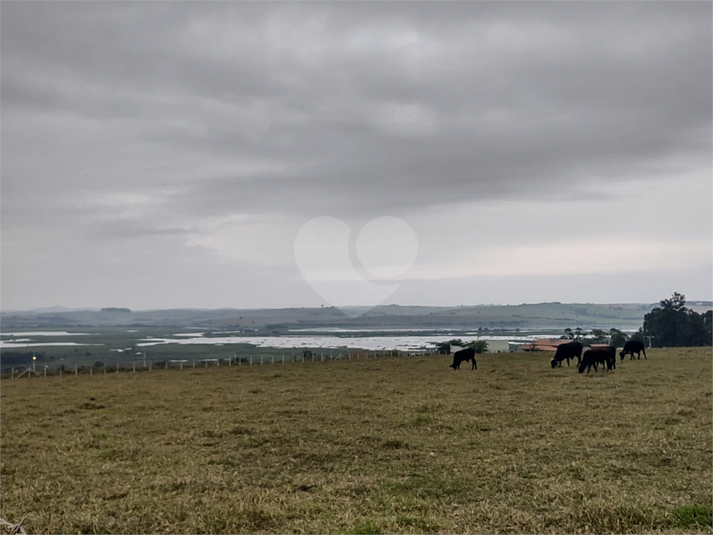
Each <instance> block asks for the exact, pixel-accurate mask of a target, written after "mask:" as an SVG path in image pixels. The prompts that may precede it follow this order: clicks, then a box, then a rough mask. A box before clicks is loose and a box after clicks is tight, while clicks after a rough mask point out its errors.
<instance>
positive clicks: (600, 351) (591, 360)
mask: <svg viewBox="0 0 713 535" xmlns="http://www.w3.org/2000/svg"><path fill="white" fill-rule="evenodd" d="M599 364H601V365H602V368H603V367H605V366H606V369H607V370H613V369H614V368H615V367H616V348H615V347H598V348H595V349H588V350H587V351H585V352H584V355H582V360H581V362H580V364H579V373H582V372H583V371H584V368H587V373H589V371H590V370H591V369H592V366H594V371H598V369H599Z"/></svg>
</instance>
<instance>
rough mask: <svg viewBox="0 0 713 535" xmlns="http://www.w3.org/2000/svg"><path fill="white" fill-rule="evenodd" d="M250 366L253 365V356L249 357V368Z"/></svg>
mask: <svg viewBox="0 0 713 535" xmlns="http://www.w3.org/2000/svg"><path fill="white" fill-rule="evenodd" d="M252 365H253V356H252V355H250V366H252Z"/></svg>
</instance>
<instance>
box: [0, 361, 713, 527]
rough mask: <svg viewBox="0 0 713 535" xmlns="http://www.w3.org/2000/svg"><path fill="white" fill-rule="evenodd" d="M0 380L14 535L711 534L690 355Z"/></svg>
mask: <svg viewBox="0 0 713 535" xmlns="http://www.w3.org/2000/svg"><path fill="white" fill-rule="evenodd" d="M548 359H549V355H537V354H535V355H528V354H509V355H481V356H479V358H478V370H477V371H471V370H470V369H468V368H469V366H465V365H464V366H463V367H462V369H461V370H459V371H457V372H454V371H452V370H451V369H450V368H448V364H449V363H450V360H449V357H444V356H442V357H435V356H434V357H408V358H391V359H390V358H384V359H377V360H368V361H364V360H360V361H354V360H352V361H335V362H325V363H318V362H315V363H312V362H305V363H290V364H284V365H282V364H274V365H264V366H240V367H238V366H233V367H231V368H227V367H221V368H208V369H195V370H193V369H189V370H183V371H179V370H176V369H172V370H166V371H163V370H153V371H151V372H144V373H130V372H129V373H119V374H107V375H94V376H87V375H84V376H82V375H80V376H78V377H75V376H72V375H70V376H64V377H47V378H30V379H25V378H23V379H19V380H3V381H2V383H1V396H2V398H1V401H2V405H1V416H2V420H1V421H0V429H1V431H2V444H1V454H2V457H1V460H0V463H1V471H0V483H1V484H2V488H1V492H2V495H1V496H2V505H1V511H0V516H2V517H3V518H5V519H7V520H9V521H11V522H18V521H19V520H20V519H21V518H22V517H26V520H25V521H24V523H23V526H24V527H25V529H27V530H28V532H29V533H711V496H712V495H713V489H712V483H711V480H712V470H711V462H712V461H711V459H712V456H713V447H712V434H711V432H712V431H711V419H712V415H713V411H712V399H711V391H712V387H711V384H712V376H711V374H712V365H711V362H712V359H711V350H710V348H696V349H688V348H679V349H667V350H651V351H650V352H649V359H648V360H640V361H639V360H635V361H629V360H625V361H624V362H623V363H621V364H620V365H619V367H618V368H617V369H616V370H615V371H614V372H611V373H607V372H598V373H594V372H593V373H591V374H589V375H586V374H578V373H577V371H576V369H575V368H574V367H571V368H569V369H568V368H567V366H566V364H565V367H564V368H561V369H560V368H558V369H554V370H553V369H550V366H549V362H548Z"/></svg>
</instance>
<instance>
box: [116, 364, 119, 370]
mask: <svg viewBox="0 0 713 535" xmlns="http://www.w3.org/2000/svg"><path fill="white" fill-rule="evenodd" d="M116 373H119V363H118V362H117V363H116Z"/></svg>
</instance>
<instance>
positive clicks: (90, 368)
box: [89, 366, 94, 375]
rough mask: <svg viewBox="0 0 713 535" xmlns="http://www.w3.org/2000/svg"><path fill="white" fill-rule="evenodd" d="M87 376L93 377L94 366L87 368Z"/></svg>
mask: <svg viewBox="0 0 713 535" xmlns="http://www.w3.org/2000/svg"><path fill="white" fill-rule="evenodd" d="M89 375H94V366H89Z"/></svg>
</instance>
